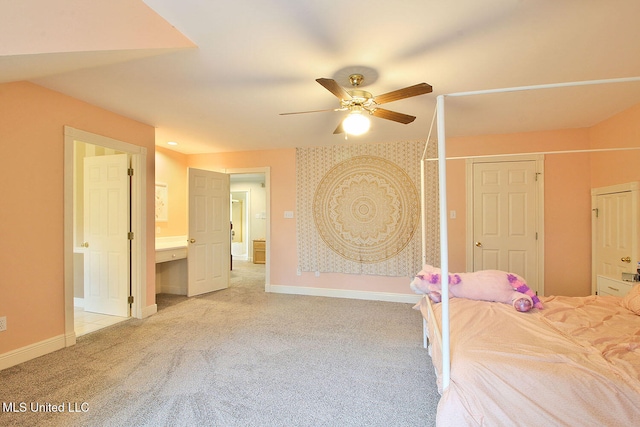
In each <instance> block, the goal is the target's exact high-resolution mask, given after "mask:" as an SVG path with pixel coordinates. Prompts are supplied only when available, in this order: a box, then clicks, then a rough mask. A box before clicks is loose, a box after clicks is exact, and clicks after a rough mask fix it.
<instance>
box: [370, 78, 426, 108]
mask: <svg viewBox="0 0 640 427" xmlns="http://www.w3.org/2000/svg"><path fill="white" fill-rule="evenodd" d="M431 91H433V88H432V87H431V85H430V84H427V83H418V84H417V85H413V86H409V87H405V88H404V89H398V90H394V91H393V92H388V93H385V94H382V95H378V96H376V97H374V98H373V100H374V102H375V103H376V104H385V103H387V102H392V101H398V100H400V99H404V98H411V97H412V96H418V95H424V94H425V93H430V92H431Z"/></svg>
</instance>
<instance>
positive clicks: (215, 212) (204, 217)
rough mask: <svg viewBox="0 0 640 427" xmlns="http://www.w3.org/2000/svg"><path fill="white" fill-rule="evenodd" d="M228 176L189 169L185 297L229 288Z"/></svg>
mask: <svg viewBox="0 0 640 427" xmlns="http://www.w3.org/2000/svg"><path fill="white" fill-rule="evenodd" d="M229 194H230V191H229V175H227V174H224V173H219V172H212V171H205V170H200V169H193V168H189V236H188V240H189V252H188V256H187V264H188V276H189V279H188V285H187V295H188V296H194V295H200V294H204V293H207V292H212V291H217V290H220V289H224V288H228V287H229V270H230V263H231V241H230V219H229V215H230V207H229V203H230V197H229Z"/></svg>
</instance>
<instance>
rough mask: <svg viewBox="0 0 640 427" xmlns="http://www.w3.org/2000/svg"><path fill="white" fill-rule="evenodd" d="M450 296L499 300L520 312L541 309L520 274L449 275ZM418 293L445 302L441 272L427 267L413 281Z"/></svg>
mask: <svg viewBox="0 0 640 427" xmlns="http://www.w3.org/2000/svg"><path fill="white" fill-rule="evenodd" d="M448 282H449V297H458V298H468V299H475V300H482V301H496V302H502V303H505V304H511V305H513V307H514V308H515V309H516V310H518V311H521V312H526V311H529V310H531V308H533V307H535V308H538V309H542V308H543V305H542V302H541V301H540V299H539V298H538V296H537V295H536V294H535V292H533V291H532V290H531V289H530V288H529V286H527V284H526V282H525V280H524V279H523V278H522V277H520V276H518V275H517V274H513V273H507V272H504V271H499V270H482V271H476V272H473V273H454V274H449V280H448ZM410 286H411V289H413V291H414V292H415V293H417V294H426V295H429V298H431V300H432V301H433V302H440V301H441V300H442V294H441V290H442V289H441V288H442V280H441V274H440V269H439V268H436V267H433V266H430V265H425V266H424V267H423V268H422V270H421V271H420V272H419V273H418V274H417V275H416V277H415V278H414V279H413V281H412V282H411V285H410Z"/></svg>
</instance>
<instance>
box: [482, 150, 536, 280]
mask: <svg viewBox="0 0 640 427" xmlns="http://www.w3.org/2000/svg"><path fill="white" fill-rule="evenodd" d="M472 168H473V171H472V174H473V176H472V179H473V184H472V193H473V195H472V198H473V200H472V215H471V216H472V219H471V224H472V235H473V242H472V245H473V248H472V250H471V255H472V262H473V271H478V270H503V271H509V272H513V273H516V274H519V275H521V276H522V277H524V278H525V279H526V280H527V283H528V285H529V287H530V288H531V289H532V290H534V292H535V291H539V289H538V280H539V278H538V220H537V214H538V208H537V186H538V185H537V181H536V179H537V173H536V172H537V170H536V168H537V165H536V161H498V162H475V163H473V166H472Z"/></svg>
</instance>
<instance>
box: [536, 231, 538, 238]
mask: <svg viewBox="0 0 640 427" xmlns="http://www.w3.org/2000/svg"><path fill="white" fill-rule="evenodd" d="M536 240H538V232H537V231H536Z"/></svg>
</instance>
